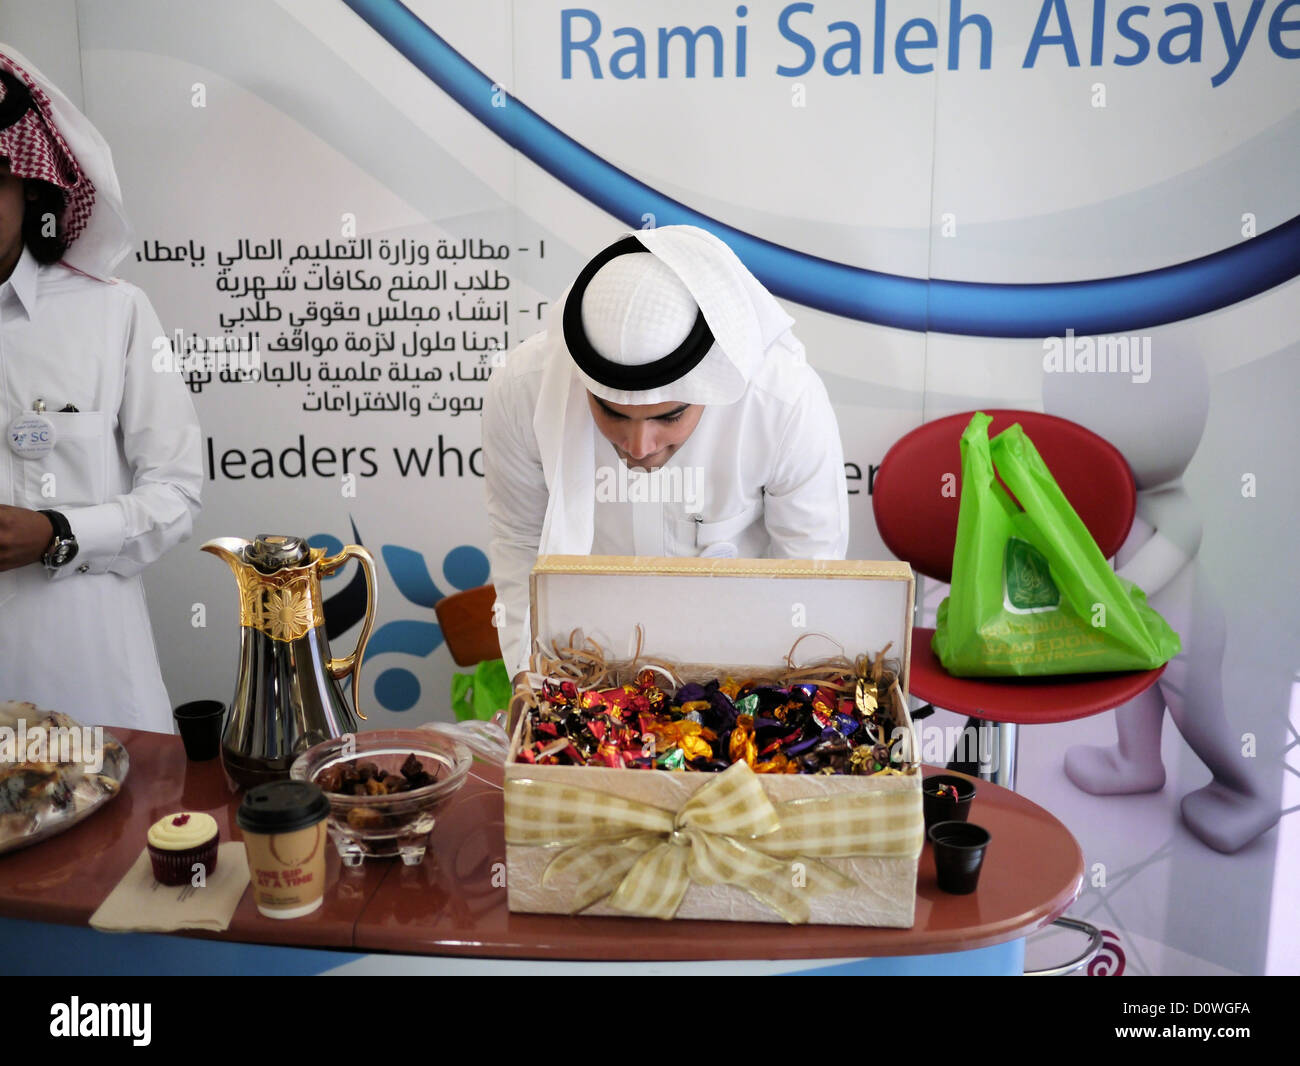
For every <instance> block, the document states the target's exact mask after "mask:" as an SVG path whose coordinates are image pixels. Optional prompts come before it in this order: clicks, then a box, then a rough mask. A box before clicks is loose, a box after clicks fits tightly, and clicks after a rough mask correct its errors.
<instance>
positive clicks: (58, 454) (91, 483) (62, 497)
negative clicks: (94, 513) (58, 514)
mask: <svg viewBox="0 0 1300 1066" xmlns="http://www.w3.org/2000/svg"><path fill="white" fill-rule="evenodd" d="M45 417H46V418H48V419H49V420H50V422H51V424H52V425H53V426H54V449H53V450H52V451H51V452H50V454H49V455H47V456H45V457H44V458H41V459H26V460H23V461H22V462H23V466H24V468H25V471H26V478H25V481H26V485H27V506H28V507H31V508H32V509H33V510H54V511H57V510H61V509H62V508H64V507H84V506H88V505H91V504H97V503H103V502H104V500H105V499H107V493H108V454H109V446H110V444H111V441H110V440H109V439H108V418H107V417H106V416H105V414H104V413H103V412H102V411H77V412H66V413H65V412H61V411H54V412H46V415H45Z"/></svg>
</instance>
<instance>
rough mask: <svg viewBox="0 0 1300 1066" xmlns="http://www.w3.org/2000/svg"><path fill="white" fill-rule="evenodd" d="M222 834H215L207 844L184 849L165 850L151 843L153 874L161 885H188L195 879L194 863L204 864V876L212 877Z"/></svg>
mask: <svg viewBox="0 0 1300 1066" xmlns="http://www.w3.org/2000/svg"><path fill="white" fill-rule="evenodd" d="M220 836H221V834H220V833H218V834H216V835H214V836H213V838H212V839H211V840H209V841H208V842H207V843H206V844H200V845H199V846H198V847H196V848H186V849H185V850H184V851H165V850H163V849H162V848H155V847H154V846H153V845H152V844H150V845H149V859H150V861H151V862H152V863H153V876H154V879H155V880H156V881H157V882H158V883H159V884H160V885H188V884H189V883H190V881H192V880H193V879H194V864H195V863H202V864H203V876H204V877H205V878H208V877H211V876H212V875H213V874H214V873H216V870H217V843H218V841H219V839H220Z"/></svg>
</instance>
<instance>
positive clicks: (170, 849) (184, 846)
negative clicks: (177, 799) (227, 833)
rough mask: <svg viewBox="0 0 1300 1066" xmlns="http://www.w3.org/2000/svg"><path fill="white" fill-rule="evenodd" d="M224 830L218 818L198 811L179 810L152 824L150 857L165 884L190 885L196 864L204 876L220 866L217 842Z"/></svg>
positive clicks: (157, 874) (157, 877)
mask: <svg viewBox="0 0 1300 1066" xmlns="http://www.w3.org/2000/svg"><path fill="white" fill-rule="evenodd" d="M220 836H221V832H220V830H219V828H218V827H217V820H216V819H215V818H213V817H212V815H210V814H203V813H201V812H198V811H178V812H177V813H176V814H169V815H167V817H165V818H159V819H158V821H156V822H154V824H153V825H151V826H150V827H149V858H150V860H151V861H152V862H153V875H154V877H155V878H156V879H157V881H158V882H159V884H164V885H187V884H189V883H190V882H191V881H192V880H193V879H194V874H195V869H194V867H195V866H196V865H199V866H202V867H203V876H204V878H208V877H211V876H212V875H213V873H215V872H216V869H217V843H218V841H219V839H220Z"/></svg>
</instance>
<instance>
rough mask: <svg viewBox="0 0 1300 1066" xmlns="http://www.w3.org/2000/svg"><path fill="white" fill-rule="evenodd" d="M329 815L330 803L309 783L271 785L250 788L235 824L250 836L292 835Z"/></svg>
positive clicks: (281, 782) (276, 783)
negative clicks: (255, 834)
mask: <svg viewBox="0 0 1300 1066" xmlns="http://www.w3.org/2000/svg"><path fill="white" fill-rule="evenodd" d="M329 812H330V801H329V798H328V797H327V796H326V795H325V793H324V792H322V791H321V790H320V786H319V785H314V784H312V783H311V782H310V781H271V782H269V783H268V784H265V785H258V786H257V787H255V788H250V789H249V790H248V792H246V793H245V794H244V801H243V802H242V803H241V804H240V805H239V811H238V812H237V813H236V815H235V821H236V822H237V823H238V824H239V828H240V829H244V830H246V831H248V832H250V833H292V832H293V831H294V830H295V829H306V828H307V827H308V826H310V825H315V824H316V823H317V822H319V821H321V820H322V819H323V818H324V817H325V816H326V815H327V814H329Z"/></svg>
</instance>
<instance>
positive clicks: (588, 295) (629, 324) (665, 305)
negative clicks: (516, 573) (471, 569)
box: [533, 226, 803, 555]
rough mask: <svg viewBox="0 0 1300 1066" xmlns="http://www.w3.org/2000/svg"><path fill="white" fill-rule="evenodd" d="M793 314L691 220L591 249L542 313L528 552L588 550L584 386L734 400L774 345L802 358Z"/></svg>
mask: <svg viewBox="0 0 1300 1066" xmlns="http://www.w3.org/2000/svg"><path fill="white" fill-rule="evenodd" d="M638 245H639V247H638ZM793 321H794V320H793V319H792V318H791V317H790V316H789V315H788V314H786V312H785V311H784V310H782V308H781V306H780V304H778V303H777V302H776V299H775V298H774V297H773V296H772V294H771V293H769V292H768V291H767V290H766V289H765V288H763V286H762V285H761V284H760V283H759V281H758V279H757V278H755V277H754V276H753V274H751V273H750V272H749V271H748V270H747V269H746V268H745V265H744V264H743V263H741V261H740V260H739V259H738V258H737V257H736V254H735V252H733V251H732V250H731V249H730V248H729V247H727V245H726V244H724V243H723V242H722V241H721V240H719V239H718V238H717V237H715V236H714V235H713V234H711V233H709V232H708V231H707V230H703V229H699V228H697V227H695V226H664V227H662V228H660V229H650V230H639V231H636V232H635V233H633V234H630V235H627V236H625V237H623V238H621V239H620V241H618V242H616V243H615V244H614V245H611V246H610V247H609V248H607V249H605V250H604V251H603V252H602V253H601V254H600V255H598V256H596V257H595V258H594V259H593V260H592V261H591V263H589V264H588V265H587V267H586V268H585V269H584V271H583V272H582V274H580V275H579V277H578V279H577V281H575V282H574V284H573V286H571V287H570V289H569V290H568V292H566V293H565V295H564V298H563V299H561V300H560V301H559V302H558V303H557V304H555V305H554V306H553V307H552V309H551V312H550V316H549V319H548V323H547V333H546V340H545V343H546V344H547V345H548V346H549V347H550V349H551V350H550V352H549V353H548V356H547V359H546V367H545V370H544V371H543V376H542V385H541V391H540V394H539V397H538V404H537V410H536V413H535V415H534V418H533V428H534V431H535V433H536V436H537V442H538V446H539V448H540V451H541V458H542V469H543V472H544V474H545V476H546V484H547V486H548V489H549V492H550V502H549V504H548V507H547V512H546V520H545V523H544V525H543V527H542V538H541V544H540V546H539V553H540V554H573V555H586V554H588V553H589V552H590V551H591V545H592V540H593V537H594V533H595V525H594V523H595V479H596V460H595V434H596V427H595V423H594V422H593V420H592V418H591V412H590V409H589V408H588V405H587V398H586V395H585V394H586V393H587V392H588V391H590V392H591V393H592V394H594V395H595V396H597V397H599V398H600V399H602V400H605V401H606V402H608V403H617V404H629V405H630V404H646V405H648V404H661V403H667V402H672V403H688V404H705V405H727V404H733V403H738V402H741V401H742V399H743V398H744V395H745V390H746V389H747V388H748V385H749V381H750V379H751V378H752V377H753V376H754V374H755V373H756V371H757V370H758V368H759V367H760V366H761V365H762V363H763V360H764V359H765V358H766V356H767V354H768V352H769V351H771V350H772V349H773V348H774V347H775V346H778V345H779V346H780V347H782V348H784V349H785V350H787V351H790V352H794V353H796V354H798V355H800V356H802V354H803V346H802V345H801V344H800V343H799V341H798V340H796V339H795V337H794V335H793V334H792V333H791V332H790V327H791V325H792V324H793Z"/></svg>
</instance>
